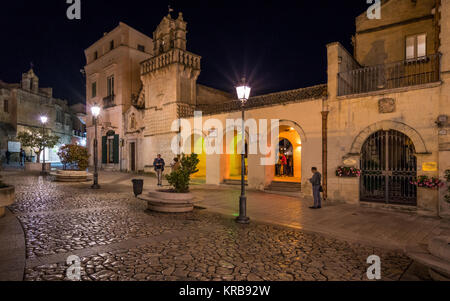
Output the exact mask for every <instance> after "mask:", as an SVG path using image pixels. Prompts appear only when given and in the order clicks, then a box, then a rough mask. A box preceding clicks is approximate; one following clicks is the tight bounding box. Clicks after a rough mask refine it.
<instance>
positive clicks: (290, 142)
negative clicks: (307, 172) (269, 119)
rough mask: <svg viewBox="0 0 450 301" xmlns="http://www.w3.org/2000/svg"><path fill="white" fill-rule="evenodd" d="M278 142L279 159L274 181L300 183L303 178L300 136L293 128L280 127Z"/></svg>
mask: <svg viewBox="0 0 450 301" xmlns="http://www.w3.org/2000/svg"><path fill="white" fill-rule="evenodd" d="M278 140H279V144H278V159H277V163H276V165H275V177H274V181H276V182H295V183H300V182H301V177H302V141H301V138H300V135H299V134H298V132H297V131H296V130H295V129H294V128H293V127H290V126H280V134H279V138H278ZM283 161H284V162H283ZM282 163H285V164H282ZM282 165H284V166H282Z"/></svg>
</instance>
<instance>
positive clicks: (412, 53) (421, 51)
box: [406, 34, 427, 60]
mask: <svg viewBox="0 0 450 301" xmlns="http://www.w3.org/2000/svg"><path fill="white" fill-rule="evenodd" d="M426 55H427V35H426V34H420V35H414V36H409V37H406V59H407V60H412V59H416V58H421V57H424V56H426Z"/></svg>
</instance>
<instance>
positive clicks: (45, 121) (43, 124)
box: [41, 116, 48, 176]
mask: <svg viewBox="0 0 450 301" xmlns="http://www.w3.org/2000/svg"><path fill="white" fill-rule="evenodd" d="M47 121H48V117H47V116H41V123H42V138H44V136H45V124H46V123H47ZM41 175H43V176H45V175H47V171H46V170H45V146H44V149H43V150H42V171H41Z"/></svg>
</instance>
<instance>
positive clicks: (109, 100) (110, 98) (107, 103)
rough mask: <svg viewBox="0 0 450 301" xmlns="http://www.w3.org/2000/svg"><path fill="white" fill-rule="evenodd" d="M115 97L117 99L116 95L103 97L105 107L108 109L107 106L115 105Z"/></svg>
mask: <svg viewBox="0 0 450 301" xmlns="http://www.w3.org/2000/svg"><path fill="white" fill-rule="evenodd" d="M114 99H115V96H114V95H109V96H106V97H105V98H103V108H104V109H107V108H112V107H115V106H116V104H115V102H114Z"/></svg>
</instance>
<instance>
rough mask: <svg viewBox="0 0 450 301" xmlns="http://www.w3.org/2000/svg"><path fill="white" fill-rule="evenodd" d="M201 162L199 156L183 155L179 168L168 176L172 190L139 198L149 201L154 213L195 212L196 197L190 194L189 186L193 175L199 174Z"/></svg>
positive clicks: (157, 191) (160, 190)
mask: <svg viewBox="0 0 450 301" xmlns="http://www.w3.org/2000/svg"><path fill="white" fill-rule="evenodd" d="M199 162H200V160H199V159H198V155H197V154H192V155H190V156H188V155H184V154H183V156H182V158H181V160H180V164H179V165H178V167H177V168H176V169H174V170H173V171H172V172H171V173H170V174H169V175H167V176H166V178H167V181H169V184H170V185H171V186H172V188H171V189H166V190H163V189H158V190H156V191H152V192H149V193H148V194H146V195H142V196H140V197H139V198H140V199H142V200H145V201H147V203H148V209H150V210H152V211H157V212H166V213H179V212H190V211H192V210H194V204H193V200H194V196H193V195H192V194H191V193H189V184H190V179H191V175H192V174H195V173H196V172H198V169H197V165H198V163H199Z"/></svg>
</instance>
